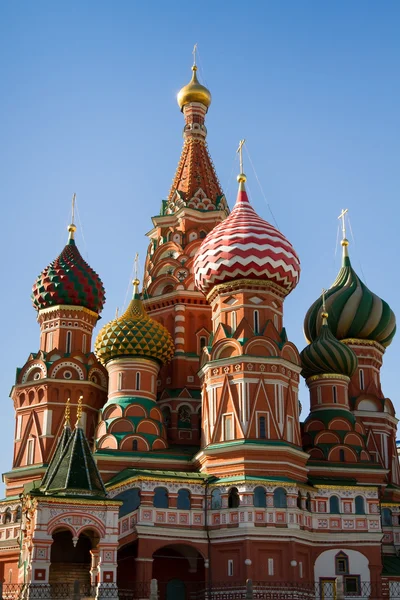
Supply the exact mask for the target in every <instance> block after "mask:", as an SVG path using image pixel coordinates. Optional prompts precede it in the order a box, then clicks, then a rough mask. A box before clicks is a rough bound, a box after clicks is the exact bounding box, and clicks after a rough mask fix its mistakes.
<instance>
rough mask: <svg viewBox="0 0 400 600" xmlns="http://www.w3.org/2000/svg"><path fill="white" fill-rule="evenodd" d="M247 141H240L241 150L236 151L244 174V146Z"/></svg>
mask: <svg viewBox="0 0 400 600" xmlns="http://www.w3.org/2000/svg"><path fill="white" fill-rule="evenodd" d="M245 141H246V140H240V142H239V148H238V149H237V150H236V153H237V154H239V164H240V172H241V173H243V144H244V143H245Z"/></svg>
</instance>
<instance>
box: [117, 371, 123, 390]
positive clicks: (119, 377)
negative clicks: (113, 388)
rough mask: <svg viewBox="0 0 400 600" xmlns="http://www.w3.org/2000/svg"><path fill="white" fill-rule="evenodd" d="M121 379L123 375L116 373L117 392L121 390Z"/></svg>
mask: <svg viewBox="0 0 400 600" xmlns="http://www.w3.org/2000/svg"><path fill="white" fill-rule="evenodd" d="M122 377H123V374H122V373H118V391H119V392H120V391H121V390H122Z"/></svg>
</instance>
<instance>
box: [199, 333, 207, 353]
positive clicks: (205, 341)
mask: <svg viewBox="0 0 400 600" xmlns="http://www.w3.org/2000/svg"><path fill="white" fill-rule="evenodd" d="M204 346H207V338H206V337H205V336H204V335H202V336H201V337H200V350H202V349H203V348H204Z"/></svg>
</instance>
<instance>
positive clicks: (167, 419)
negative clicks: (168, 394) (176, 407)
mask: <svg viewBox="0 0 400 600" xmlns="http://www.w3.org/2000/svg"><path fill="white" fill-rule="evenodd" d="M161 412H162V416H163V422H164V425H165V427H166V429H168V427H169V426H170V425H171V409H170V407H169V406H164V407H163V408H162V409H161Z"/></svg>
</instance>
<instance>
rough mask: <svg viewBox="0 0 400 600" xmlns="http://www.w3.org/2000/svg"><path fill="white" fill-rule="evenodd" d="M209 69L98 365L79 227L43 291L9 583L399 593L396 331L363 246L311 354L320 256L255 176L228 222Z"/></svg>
mask: <svg viewBox="0 0 400 600" xmlns="http://www.w3.org/2000/svg"><path fill="white" fill-rule="evenodd" d="M192 70H193V72H192V79H191V81H190V82H189V84H188V85H186V86H185V87H183V88H182V90H181V91H180V92H179V94H178V103H179V107H180V109H181V111H182V113H183V116H184V121H185V125H184V130H183V137H184V143H183V149H182V154H181V157H180V159H179V163H178V167H177V170H176V173H175V177H174V179H173V184H172V187H171V189H170V191H169V194H168V196H167V198H166V199H165V200H163V201H162V205H161V210H160V213H159V214H158V215H156V216H154V217H153V218H152V224H153V226H152V229H151V230H150V232H149V233H148V234H147V235H148V237H149V246H148V251H147V257H146V263H145V272H144V279H143V291H142V292H140V291H139V281H138V280H135V282H134V292H133V297H132V300H131V302H130V304H129V306H128V308H127V310H126V311H125V312H124V314H122V315H121V316H119V317H116V318H115V319H114V320H112V321H110V322H109V323H107V324H106V325H104V327H103V328H102V329H101V330H100V332H99V333H98V335H97V338H96V340H95V343H94V351H93V343H92V332H93V328H94V326H95V325H96V323H97V321H98V319H99V315H100V313H101V310H102V308H103V305H104V301H105V291H104V287H103V284H102V282H101V279H100V277H99V276H98V275H97V273H96V272H95V271H94V270H93V269H92V268H91V267H90V266H89V265H88V264H87V263H86V262H85V261H84V260H83V258H82V257H81V255H80V253H79V250H78V248H77V246H76V243H75V239H74V234H75V229H76V228H75V225H74V223H71V225H70V226H69V238H68V242H67V245H66V246H65V248H64V249H63V250H62V252H61V254H60V255H59V256H58V257H57V258H56V259H55V260H54V261H53V262H51V263H50V264H49V266H48V267H46V268H45V269H44V270H43V271H42V273H41V274H40V275H39V276H38V278H37V280H36V282H35V284H34V287H33V293H32V300H33V305H34V308H35V310H36V312H37V320H38V323H39V326H40V344H39V350H38V351H37V352H35V353H32V354H30V355H29V356H28V359H27V361H26V363H25V364H24V365H23V367H22V368H19V369H18V370H17V376H16V381H15V384H14V386H13V388H12V392H11V397H12V400H13V402H14V408H15V417H16V428H15V440H14V456H13V464H12V469H11V470H10V471H9V472H7V473H5V474H4V481H5V483H6V498H5V499H4V500H2V501H1V502H0V507H1V511H2V516H1V525H0V578H2V579H3V580H4V581H6V582H8V581H10V582H24V583H28V584H31V583H32V584H34V583H43V584H47V583H48V584H52V583H55V582H57V581H65V580H66V578H67V577H68V576H70V577H73V578H74V579H78V580H79V581H81V582H82V583H85V582H86V583H87V582H91V583H92V584H98V586H99V588H98V589H99V591H98V597H99V598H101V597H102V595H101V586H102V584H104V583H107V584H109V585H119V586H125V587H126V586H129V585H130V584H132V583H134V582H148V581H150V579H151V578H153V577H154V578H157V579H158V580H159V581H160V586H161V587H160V589H161V595H162V600H163V599H164V598H171V597H172V596H171V593H172V592H171V589H180V590H181V591H180V592H179V593H181V594H184V588H185V586H187V585H188V583H190V582H201V581H208V580H209V579H210V578H214V579H216V578H217V579H218V580H220V581H222V582H229V581H233V580H234V581H239V580H243V581H244V580H245V579H247V578H252V579H254V580H259V581H266V582H278V581H280V582H282V581H291V582H310V581H327V582H329V581H331V580H332V579H333V578H335V577H336V576H337V575H341V576H343V577H344V583H345V586H348V590H349V591H351V590H354V589H356V588H357V585H358V584H359V582H362V581H367V582H368V581H371V582H377V583H379V582H381V580H382V579H386V580H396V577H399V573H400V568H399V567H400V559H397V558H396V557H397V552H398V550H399V548H400V527H399V515H400V473H399V463H398V459H397V454H396V424H397V419H396V417H395V412H394V408H393V404H392V402H391V401H390V400H389V399H388V398H385V396H384V394H383V392H382V388H381V381H380V368H381V365H382V360H383V355H384V353H385V351H386V348H387V347H388V346H389V345H390V342H391V340H392V338H393V336H394V334H395V329H396V327H395V317H394V314H393V312H392V311H391V309H390V307H389V306H388V304H387V303H386V302H385V301H383V300H381V299H380V298H379V296H377V295H376V294H375V293H373V292H371V291H370V290H369V289H368V288H367V287H366V285H365V284H364V283H363V282H362V281H361V279H360V278H359V276H358V275H357V273H356V272H355V271H354V269H353V267H352V265H351V261H350V256H349V247H348V246H349V245H348V241H347V239H346V237H345V230H344V235H343V240H342V247H343V264H342V267H341V269H340V271H339V273H338V276H337V279H336V280H335V282H334V283H333V285H332V286H331V287H330V288H329V289H328V290H327V291H326V293H325V294H324V298H318V299H317V300H316V301H315V302H314V304H313V305H312V306H311V307H310V309H309V310H308V312H307V314H306V316H305V321H304V331H305V335H306V338H307V341H308V345H307V346H306V347H305V348H304V350H302V352H301V353H299V352H298V350H297V348H296V347H295V346H294V344H293V343H292V342H290V340H289V339H288V338H287V334H286V331H285V327H284V300H285V298H286V296H287V295H288V294H289V293H291V292H293V290H294V289H295V287H296V286H297V285H298V284H299V278H300V260H299V257H298V255H297V253H296V251H295V250H294V248H293V246H292V245H291V243H290V242H289V241H288V240H287V239H286V237H285V236H284V235H283V234H282V233H281V232H280V231H278V230H277V229H276V228H275V227H274V226H272V225H271V224H270V223H268V222H267V221H265V220H264V219H263V218H262V217H261V216H259V215H258V214H257V213H256V211H255V210H254V208H253V207H252V206H251V204H250V202H249V198H248V196H247V193H246V176H245V174H244V173H243V172H241V173H240V174H239V176H238V184H239V187H238V194H237V199H236V203H235V205H234V207H233V209H232V211H231V212H230V211H229V208H228V204H227V201H226V199H225V196H224V193H223V190H222V188H221V185H220V183H219V181H218V178H217V175H216V173H215V169H214V165H213V163H212V160H211V158H210V154H209V151H208V148H207V144H206V137H207V129H206V125H205V120H206V114H207V111H208V110H209V108H210V104H211V93H210V91H209V90H208V89H207V88H206V87H204V86H203V85H201V84H200V82H199V81H198V78H197V67H196V65H194V66H193V69H192ZM241 171H243V169H241ZM99 266H100V267H101V265H99ZM324 283H326V282H324V281H321V284H324ZM301 377H304V378H305V380H306V384H307V386H308V388H309V392H310V402H311V408H310V413H309V415H308V416H307V418H306V420H305V422H304V423H300V419H299V401H298V388H299V385H300V382H301ZM71 416H73V417H74V419H75V416H76V417H77V418H76V425H74V426H71V418H72V417H71ZM68 574H69V575H68ZM171 582H174V583H173V585H172V583H171ZM171 586H172V587H171ZM174 586H175V587H174ZM179 586H180V587H179ZM182 586H183V587H182ZM182 590H183V592H182ZM183 597H184V595H183V596H182V598H183Z"/></svg>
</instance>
